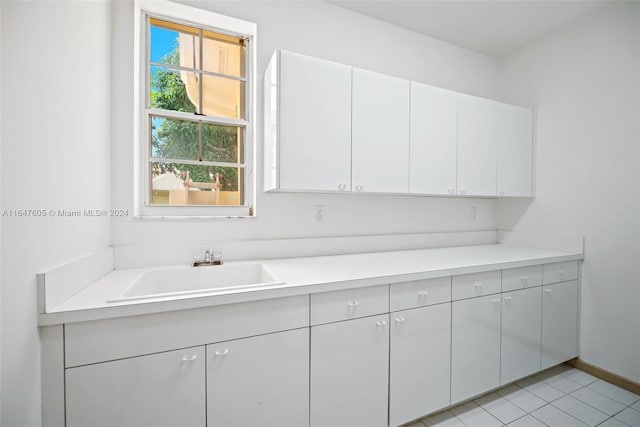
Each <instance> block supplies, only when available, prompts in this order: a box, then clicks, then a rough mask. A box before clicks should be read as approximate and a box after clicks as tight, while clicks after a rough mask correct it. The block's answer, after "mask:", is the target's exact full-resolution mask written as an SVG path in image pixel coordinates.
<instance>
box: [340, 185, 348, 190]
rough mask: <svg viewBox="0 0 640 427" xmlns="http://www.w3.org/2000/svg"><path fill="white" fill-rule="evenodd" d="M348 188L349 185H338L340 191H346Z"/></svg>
mask: <svg viewBox="0 0 640 427" xmlns="http://www.w3.org/2000/svg"><path fill="white" fill-rule="evenodd" d="M346 188H347V184H338V189H339V190H340V191H344V190H345V189H346Z"/></svg>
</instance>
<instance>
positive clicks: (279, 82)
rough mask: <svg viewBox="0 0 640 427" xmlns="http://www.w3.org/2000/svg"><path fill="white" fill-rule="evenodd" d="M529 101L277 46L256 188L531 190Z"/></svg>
mask: <svg viewBox="0 0 640 427" xmlns="http://www.w3.org/2000/svg"><path fill="white" fill-rule="evenodd" d="M532 116H533V115H532V112H531V110H529V109H526V108H522V107H516V106H512V105H508V104H503V103H500V102H496V101H493V100H490V99H485V98H479V97H475V96H471V95H465V94H461V93H457V92H453V91H450V90H446V89H441V88H437V87H434V86H429V85H426V84H422V83H417V82H411V81H409V80H404V79H400V78H397V77H391V76H387V75H384V74H379V73H375V72H372V71H366V70H361V69H358V68H353V67H350V66H348V65H342V64H337V63H334V62H330V61H326V60H322V59H316V58H312V57H308V56H304V55H299V54H296V53H291V52H286V51H281V50H277V51H276V53H275V54H274V56H273V58H272V60H271V62H270V63H269V66H268V67H267V69H266V72H265V79H264V189H265V191H271V190H280V191H322V192H334V191H336V192H339V191H346V192H369V193H396V194H397V193H400V194H402V193H405V194H406V193H410V194H426V195H459V196H481V197H496V196H497V197H529V196H532V195H533V166H532V164H533V119H532Z"/></svg>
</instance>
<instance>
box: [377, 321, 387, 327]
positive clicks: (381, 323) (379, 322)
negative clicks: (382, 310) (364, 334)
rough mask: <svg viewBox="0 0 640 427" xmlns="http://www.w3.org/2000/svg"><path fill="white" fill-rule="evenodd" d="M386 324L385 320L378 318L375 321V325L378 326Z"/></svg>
mask: <svg viewBox="0 0 640 427" xmlns="http://www.w3.org/2000/svg"><path fill="white" fill-rule="evenodd" d="M386 324H387V321H386V320H380V321H378V322H376V325H378V326H384V325H386Z"/></svg>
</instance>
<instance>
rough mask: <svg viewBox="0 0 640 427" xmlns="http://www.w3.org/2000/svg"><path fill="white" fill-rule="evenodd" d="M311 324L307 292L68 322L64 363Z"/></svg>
mask: <svg viewBox="0 0 640 427" xmlns="http://www.w3.org/2000/svg"><path fill="white" fill-rule="evenodd" d="M305 326H309V297H308V296H307V295H301V296H295V297H288V298H277V299H271V300H263V301H253V302H246V303H239V304H227V305H220V306H215V307H206V308H198V309H191V310H180V311H170V312H165V313H156V314H148V315H143V316H131V317H120V318H117V319H107V320H95V321H90V322H81V323H71V324H68V325H65V366H66V367H67V368H68V367H72V366H79V365H86V364H89V363H97V362H104V361H107V360H115V359H123V358H125V357H132V356H139V355H143V354H150V353H158V352H161V351H167V350H173V349H177V348H184V347H191V346H194V345H201V344H209V343H215V342H219V341H226V340H231V339H236V338H243V337H247V336H252V335H260V334H265V333H269V332H277V331H283V330H287V329H295V328H303V327H305Z"/></svg>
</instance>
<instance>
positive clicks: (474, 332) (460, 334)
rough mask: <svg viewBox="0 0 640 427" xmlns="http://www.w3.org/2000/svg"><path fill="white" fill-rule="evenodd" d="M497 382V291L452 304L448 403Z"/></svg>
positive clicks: (498, 381)
mask: <svg viewBox="0 0 640 427" xmlns="http://www.w3.org/2000/svg"><path fill="white" fill-rule="evenodd" d="M499 384H500V294H495V295H488V296H484V297H479V298H470V299H466V300H461V301H455V302H453V303H452V305H451V403H457V402H460V401H463V400H465V399H468V398H470V397H473V396H476V395H478V394H481V393H483V392H485V391H487V390H491V389H492V388H494V387H497V386H498V385H499Z"/></svg>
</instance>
